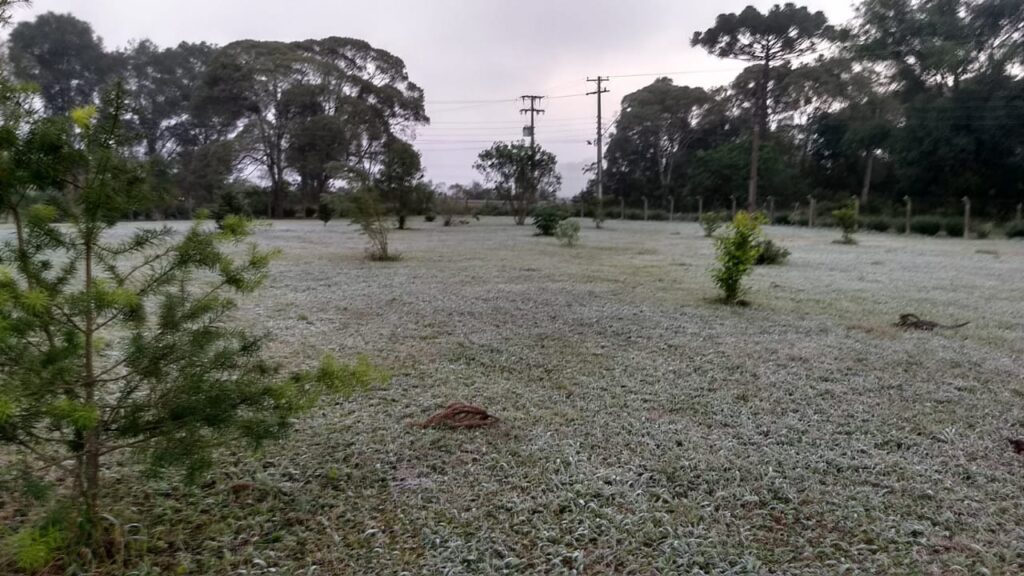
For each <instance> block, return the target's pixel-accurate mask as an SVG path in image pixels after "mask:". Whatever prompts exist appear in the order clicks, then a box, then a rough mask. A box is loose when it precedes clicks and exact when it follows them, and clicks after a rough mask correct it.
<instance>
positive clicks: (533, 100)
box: [519, 95, 544, 204]
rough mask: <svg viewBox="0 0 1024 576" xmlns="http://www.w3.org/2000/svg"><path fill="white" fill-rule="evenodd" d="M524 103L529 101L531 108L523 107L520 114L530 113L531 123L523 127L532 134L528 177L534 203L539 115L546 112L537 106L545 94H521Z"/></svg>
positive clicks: (524, 134) (524, 133)
mask: <svg viewBox="0 0 1024 576" xmlns="http://www.w3.org/2000/svg"><path fill="white" fill-rule="evenodd" d="M520 98H521V99H522V100H523V103H526V102H529V103H530V107H529V108H523V109H521V110H519V113H520V114H529V115H530V125H529V126H527V127H524V128H523V136H526V135H527V132H528V133H529V136H530V174H529V176H528V178H527V184H526V185H527V186H528V187H529V191H528V192H529V197H530V198H532V199H531V200H529V203H530V204H532V203H534V202H536V201H537V115H538V114H544V110H541V109H539V108H537V103H538V102H540V101H541V100H543V99H544V97H543V96H532V95H526V96H520Z"/></svg>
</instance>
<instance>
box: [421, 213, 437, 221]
mask: <svg viewBox="0 0 1024 576" xmlns="http://www.w3.org/2000/svg"><path fill="white" fill-rule="evenodd" d="M423 220H424V221H425V222H433V221H434V220H437V215H436V214H433V213H431V214H427V215H426V216H424V217H423Z"/></svg>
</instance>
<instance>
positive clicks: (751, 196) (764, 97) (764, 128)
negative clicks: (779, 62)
mask: <svg viewBox="0 0 1024 576" xmlns="http://www.w3.org/2000/svg"><path fill="white" fill-rule="evenodd" d="M771 64H772V57H771V53H770V52H769V53H766V54H765V56H764V65H763V68H762V70H761V81H760V82H759V84H760V85H759V86H758V95H757V96H758V97H757V102H756V103H755V105H754V106H755V109H754V134H753V137H752V138H751V140H752V142H751V151H750V187H749V189H748V191H747V210H749V211H750V212H756V211H757V186H758V176H759V169H760V164H761V140H762V138H763V137H764V136H765V135H766V133H767V132H768V82H769V81H770V80H771Z"/></svg>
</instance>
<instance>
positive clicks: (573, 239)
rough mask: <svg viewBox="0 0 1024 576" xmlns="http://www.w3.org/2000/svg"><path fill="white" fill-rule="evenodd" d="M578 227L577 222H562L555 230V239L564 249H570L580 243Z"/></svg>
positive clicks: (580, 227)
mask: <svg viewBox="0 0 1024 576" xmlns="http://www.w3.org/2000/svg"><path fill="white" fill-rule="evenodd" d="M581 229H582V226H580V223H579V221H577V220H562V221H561V222H559V223H558V227H557V228H555V238H558V241H559V242H561V243H562V245H563V246H565V247H566V248H572V247H574V246H576V245H577V244H579V242H580V230H581Z"/></svg>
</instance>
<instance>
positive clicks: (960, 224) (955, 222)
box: [942, 218, 964, 238]
mask: <svg viewBox="0 0 1024 576" xmlns="http://www.w3.org/2000/svg"><path fill="white" fill-rule="evenodd" d="M942 229H943V230H945V231H946V234H947V235H948V236H949V237H950V238H963V237H964V221H963V219H961V218H947V219H946V221H945V222H944V223H943V224H942Z"/></svg>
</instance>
